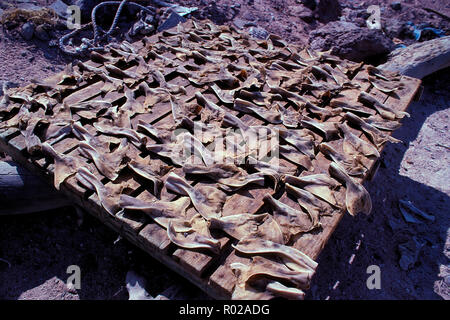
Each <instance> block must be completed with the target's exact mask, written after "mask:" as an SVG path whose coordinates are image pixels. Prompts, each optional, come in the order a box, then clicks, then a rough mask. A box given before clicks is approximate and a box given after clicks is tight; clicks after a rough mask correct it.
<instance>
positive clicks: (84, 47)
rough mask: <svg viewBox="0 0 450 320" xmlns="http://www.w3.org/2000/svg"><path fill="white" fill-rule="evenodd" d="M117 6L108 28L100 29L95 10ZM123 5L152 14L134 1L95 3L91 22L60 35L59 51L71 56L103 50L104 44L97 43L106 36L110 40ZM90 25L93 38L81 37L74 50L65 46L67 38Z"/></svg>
mask: <svg viewBox="0 0 450 320" xmlns="http://www.w3.org/2000/svg"><path fill="white" fill-rule="evenodd" d="M111 5H114V6H117V5H118V6H119V7H118V8H117V11H116V14H115V16H114V20H113V22H112V24H111V27H110V28H109V30H108V31H107V32H105V31H104V30H102V29H101V28H100V27H99V26H98V24H97V17H96V13H97V10H98V9H99V8H101V7H104V6H111ZM125 5H129V6H133V7H136V8H138V9H141V10H143V11H145V12H148V13H150V14H154V12H153V11H152V10H151V9H149V8H147V7H144V6H142V5H140V4H137V3H135V2H128V0H122V1H105V2H102V3H99V4H98V5H96V6H95V7H94V9H93V10H92V13H91V20H92V21H91V22H89V23H87V24H85V25H83V26H82V27H80V28H78V29H75V30H73V31H72V32H69V33H68V34H66V35H64V36H63V37H61V38H60V39H59V48H60V49H61V51H63V52H64V53H65V54H68V55H72V56H78V55H82V54H84V53H86V52H91V51H102V50H104V49H105V48H104V46H102V45H99V43H100V41H101V40H103V39H104V38H107V41H109V40H110V35H111V33H112V32H113V31H114V29H115V28H116V26H117V23H118V22H119V17H120V14H121V12H122V10H123V8H124V7H125ZM91 26H92V29H93V31H94V39H92V40H90V39H86V38H83V39H81V42H82V44H81V45H80V46H79V47H75V50H70V49H68V48H67V47H66V44H65V43H66V41H68V39H70V38H72V37H74V36H75V35H76V34H77V33H79V32H81V31H83V30H87V29H88V28H90V27H91ZM100 32H102V33H104V34H103V35H100Z"/></svg>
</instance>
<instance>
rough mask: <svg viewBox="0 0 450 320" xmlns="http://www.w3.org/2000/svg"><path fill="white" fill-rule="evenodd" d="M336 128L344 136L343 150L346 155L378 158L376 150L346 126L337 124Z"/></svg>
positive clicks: (378, 154)
mask: <svg viewBox="0 0 450 320" xmlns="http://www.w3.org/2000/svg"><path fill="white" fill-rule="evenodd" d="M338 127H339V129H340V130H341V131H342V133H343V134H344V142H343V149H344V152H345V153H346V154H348V155H351V156H357V155H359V154H362V155H364V156H365V157H371V156H373V157H376V158H379V157H380V153H379V152H378V150H377V148H375V147H374V146H373V145H372V144H371V143H369V142H367V141H364V140H362V139H361V138H359V137H358V136H356V135H355V134H353V133H352V132H351V131H350V128H349V127H348V126H347V124H345V123H342V124H339V125H338Z"/></svg>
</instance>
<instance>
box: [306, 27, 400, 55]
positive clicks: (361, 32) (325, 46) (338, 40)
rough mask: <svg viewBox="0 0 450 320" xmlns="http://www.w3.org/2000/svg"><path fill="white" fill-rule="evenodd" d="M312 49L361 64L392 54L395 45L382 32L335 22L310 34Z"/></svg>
mask: <svg viewBox="0 0 450 320" xmlns="http://www.w3.org/2000/svg"><path fill="white" fill-rule="evenodd" d="M309 43H310V46H311V49H313V50H317V51H327V50H330V49H331V50H332V51H331V54H334V55H337V56H339V57H341V58H345V59H348V60H352V61H356V62H360V61H364V60H367V59H370V58H376V57H379V56H381V55H385V54H388V53H389V52H391V51H392V50H393V49H394V47H395V44H394V43H393V42H392V40H391V39H389V38H388V37H387V36H386V35H384V34H383V32H382V31H381V30H369V29H367V28H360V27H358V26H357V25H355V24H354V23H351V22H346V21H334V22H330V23H328V24H326V25H325V26H323V27H322V28H319V29H317V30H314V31H312V32H311V34H310V38H309Z"/></svg>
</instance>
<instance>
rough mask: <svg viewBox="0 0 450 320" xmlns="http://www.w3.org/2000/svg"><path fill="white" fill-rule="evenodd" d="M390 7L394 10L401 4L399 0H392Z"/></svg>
mask: <svg viewBox="0 0 450 320" xmlns="http://www.w3.org/2000/svg"><path fill="white" fill-rule="evenodd" d="M391 8H392V9H394V10H401V8H402V4H401V3H400V2H392V3H391Z"/></svg>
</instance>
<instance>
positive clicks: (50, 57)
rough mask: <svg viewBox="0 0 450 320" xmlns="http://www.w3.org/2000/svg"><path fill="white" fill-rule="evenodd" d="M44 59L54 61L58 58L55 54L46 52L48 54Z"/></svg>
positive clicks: (45, 54)
mask: <svg viewBox="0 0 450 320" xmlns="http://www.w3.org/2000/svg"><path fill="white" fill-rule="evenodd" d="M44 57H45V58H47V59H49V60H52V59H55V58H56V55H55V54H54V53H53V52H50V51H46V52H44Z"/></svg>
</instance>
